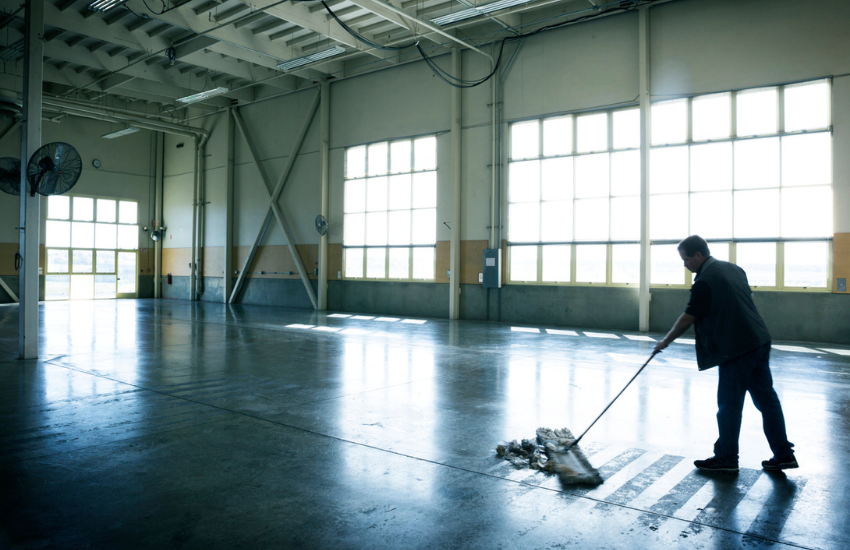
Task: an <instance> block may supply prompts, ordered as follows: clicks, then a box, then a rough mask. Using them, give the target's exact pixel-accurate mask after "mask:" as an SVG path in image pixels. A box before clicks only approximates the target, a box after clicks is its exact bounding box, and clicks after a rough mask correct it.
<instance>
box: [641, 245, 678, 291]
mask: <svg viewBox="0 0 850 550" xmlns="http://www.w3.org/2000/svg"><path fill="white" fill-rule="evenodd" d="M649 254H650V258H651V261H650V273H649V279H650V282H651V283H652V284H654V285H683V284H685V267H684V265H683V264H682V258H681V256H679V251H678V250H677V249H676V245H675V244H656V245H652V247H651V248H650V251H649Z"/></svg>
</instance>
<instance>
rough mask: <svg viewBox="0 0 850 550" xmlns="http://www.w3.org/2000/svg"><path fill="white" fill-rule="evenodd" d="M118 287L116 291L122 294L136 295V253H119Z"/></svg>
mask: <svg viewBox="0 0 850 550" xmlns="http://www.w3.org/2000/svg"><path fill="white" fill-rule="evenodd" d="M117 272H118V273H117V275H118V277H117V279H118V285H117V288H116V291H117V292H119V293H122V294H135V293H136V253H135V252H119V253H118V269H117Z"/></svg>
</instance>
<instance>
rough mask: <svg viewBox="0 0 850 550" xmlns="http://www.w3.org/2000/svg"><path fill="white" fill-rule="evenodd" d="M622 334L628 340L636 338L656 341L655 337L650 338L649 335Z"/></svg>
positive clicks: (642, 340)
mask: <svg viewBox="0 0 850 550" xmlns="http://www.w3.org/2000/svg"><path fill="white" fill-rule="evenodd" d="M623 336H625V337H626V338H628V339H629V340H637V341H638V342H657V340H656V339H655V338H650V337H649V336H640V335H636V334H624V335H623Z"/></svg>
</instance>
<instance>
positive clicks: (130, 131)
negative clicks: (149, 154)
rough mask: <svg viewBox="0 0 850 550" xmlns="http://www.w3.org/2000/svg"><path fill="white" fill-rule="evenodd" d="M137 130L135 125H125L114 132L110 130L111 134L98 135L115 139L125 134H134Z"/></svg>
mask: <svg viewBox="0 0 850 550" xmlns="http://www.w3.org/2000/svg"><path fill="white" fill-rule="evenodd" d="M138 131H139V129H138V128H136V127H135V126H127V127H126V128H124V129H123V130H118V131H116V132H112V133H111V134H104V135H102V136H100V137H102V138H103V139H115V138H117V137H121V136H126V135H128V134H135V133H136V132H138Z"/></svg>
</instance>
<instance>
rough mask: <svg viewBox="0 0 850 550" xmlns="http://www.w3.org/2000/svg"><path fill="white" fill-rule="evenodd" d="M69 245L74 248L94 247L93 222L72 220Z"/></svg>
mask: <svg viewBox="0 0 850 550" xmlns="http://www.w3.org/2000/svg"><path fill="white" fill-rule="evenodd" d="M48 246H57V245H55V244H54V245H48ZM71 246H72V247H74V248H94V224H93V223H79V222H73V223H72V224H71Z"/></svg>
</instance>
